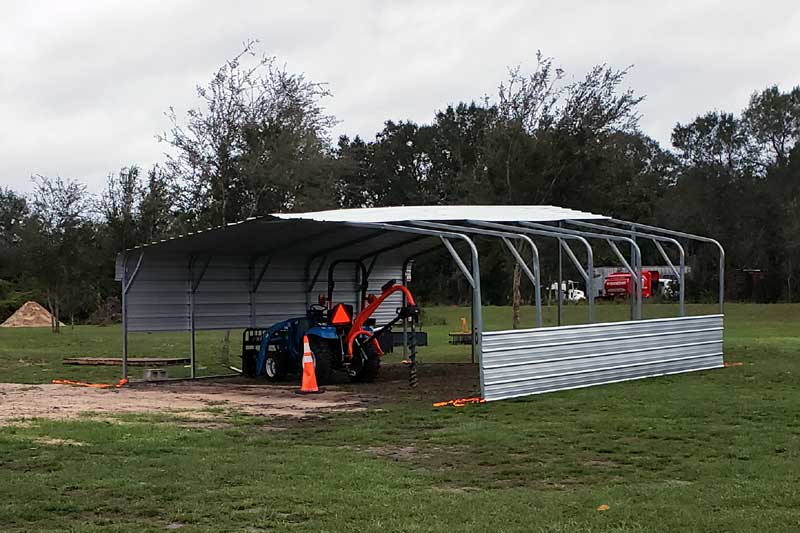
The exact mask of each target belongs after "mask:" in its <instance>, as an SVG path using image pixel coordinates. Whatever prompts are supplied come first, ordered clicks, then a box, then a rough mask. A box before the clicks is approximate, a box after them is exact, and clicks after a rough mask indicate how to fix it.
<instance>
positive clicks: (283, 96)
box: [160, 41, 335, 225]
mask: <svg viewBox="0 0 800 533" xmlns="http://www.w3.org/2000/svg"><path fill="white" fill-rule="evenodd" d="M256 44H257V43H256V41H249V42H247V43H245V47H244V50H243V51H242V52H241V53H239V54H238V55H237V56H236V57H234V58H233V59H231V60H230V61H227V62H226V63H225V64H224V65H223V66H222V67H221V68H220V69H219V70H218V71H217V72H216V74H215V75H214V76H213V78H212V79H211V81H210V82H209V83H208V84H207V85H206V86H203V87H201V86H198V87H197V96H198V98H199V99H200V101H201V104H200V106H199V107H197V108H194V109H191V110H190V111H189V112H188V113H187V115H186V124H185V125H182V124H180V123H179V121H178V119H177V116H176V114H175V111H174V110H173V109H172V108H170V111H169V113H168V116H169V118H170V120H171V122H172V128H171V130H170V132H169V134H164V135H162V136H160V139H161V140H162V141H165V142H167V143H169V144H170V145H171V146H172V148H173V149H174V152H173V153H172V154H170V155H169V156H168V158H167V163H166V166H165V170H166V173H167V175H168V177H169V178H170V179H171V180H174V182H175V183H176V184H177V185H178V191H179V192H180V207H181V209H182V210H183V211H184V212H185V213H186V214H187V215H189V219H190V222H191V223H192V224H195V225H198V224H199V225H220V224H225V223H228V222H232V221H236V220H239V219H242V218H246V217H249V216H253V215H255V214H258V213H264V212H270V211H276V210H282V209H302V208H307V207H310V206H316V207H320V206H321V207H325V206H329V205H334V204H335V198H334V196H333V191H332V190H331V188H330V187H329V185H330V183H331V181H332V180H331V179H330V172H331V169H330V167H329V163H330V158H329V153H328V152H329V149H328V145H329V137H328V133H329V130H330V128H331V127H332V126H333V125H334V123H335V120H334V118H333V117H332V116H330V115H327V114H326V113H325V111H324V108H323V107H322V104H321V101H322V99H324V98H325V97H328V96H330V92H329V91H328V89H327V88H326V86H325V85H324V84H320V83H315V82H311V81H309V80H307V79H306V78H305V76H304V75H303V74H290V73H289V72H287V70H286V68H285V66H280V65H278V64H277V62H276V60H275V58H274V57H268V56H257V55H256V51H255V48H256Z"/></svg>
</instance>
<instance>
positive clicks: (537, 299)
mask: <svg viewBox="0 0 800 533" xmlns="http://www.w3.org/2000/svg"><path fill="white" fill-rule="evenodd" d="M531 242H532V241H531ZM532 253H533V277H534V278H536V283H534V284H533V291H534V294H533V299H534V303H535V304H536V327H537V328H540V327H542V272H541V268H539V250H537V249H536V245H533V250H532Z"/></svg>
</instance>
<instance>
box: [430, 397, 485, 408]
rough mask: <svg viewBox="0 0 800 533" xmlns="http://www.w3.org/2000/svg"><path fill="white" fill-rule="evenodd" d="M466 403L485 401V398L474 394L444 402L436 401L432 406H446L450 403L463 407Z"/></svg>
mask: <svg viewBox="0 0 800 533" xmlns="http://www.w3.org/2000/svg"><path fill="white" fill-rule="evenodd" d="M468 403H486V400H484V399H483V398H480V397H478V396H475V397H473V398H458V399H457V400H448V401H446V402H436V403H434V404H433V406H434V407H447V406H448V405H452V406H453V407H464V406H465V405H467V404H468Z"/></svg>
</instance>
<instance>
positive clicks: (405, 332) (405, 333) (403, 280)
mask: <svg viewBox="0 0 800 533" xmlns="http://www.w3.org/2000/svg"><path fill="white" fill-rule="evenodd" d="M410 263H411V259H410V258H407V259H406V260H405V261H403V267H402V268H403V271H402V272H401V273H400V283H401V284H402V285H403V287H405V286H407V285H408V278H407V277H406V272H407V271H408V265H409V264H410ZM406 305H408V302H407V301H406V293H405V292H403V308H405V306H406ZM414 334H415V335H416V332H414ZM407 337H408V319H405V318H404V319H403V361H405V360H407V359H408V338H407Z"/></svg>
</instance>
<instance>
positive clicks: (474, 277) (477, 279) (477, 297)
mask: <svg viewBox="0 0 800 533" xmlns="http://www.w3.org/2000/svg"><path fill="white" fill-rule="evenodd" d="M345 224H346V225H349V226H356V227H368V228H370V227H371V228H377V229H384V230H388V231H397V232H405V233H416V234H417V235H428V236H432V237H439V239H440V240H441V242H442V244H444V246H445V248H447V251H448V252H450V255H451V256H452V258H453V260H454V261H455V262H456V264H457V265H458V267H459V269H460V270H461V272H462V273H463V274H464V276H465V277H466V278H467V281H468V282H469V284H470V286H471V287H472V310H471V311H472V312H471V315H472V335H473V338H472V346H473V353H474V354H475V356H474V357H476V358H477V361H478V362H480V360H481V337H482V335H483V309H482V307H481V267H480V260H479V257H478V248H477V247H476V246H475V243H474V242H473V241H472V239H470V238H469V237H468V236H467V235H465V234H463V233H457V232H452V231H442V230H435V229H425V228H415V227H408V226H403V225H400V224H389V223H383V222H358V223H351V222H345ZM450 239H459V240H461V241H463V242H465V243H466V244H467V246H468V247H469V252H470V256H471V268H470V269H468V268H467V266H466V264H465V263H464V261H463V259H461V256H460V255H459V254H458V252H456V250H455V248H454V247H453V245H452V243H451V242H450ZM405 266H407V265H406V264H405V263H404V265H403V277H405ZM483 390H484V385H483V372H481V395H482V394H483Z"/></svg>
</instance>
